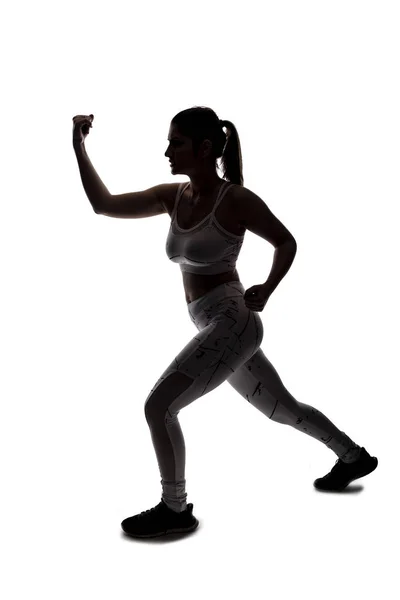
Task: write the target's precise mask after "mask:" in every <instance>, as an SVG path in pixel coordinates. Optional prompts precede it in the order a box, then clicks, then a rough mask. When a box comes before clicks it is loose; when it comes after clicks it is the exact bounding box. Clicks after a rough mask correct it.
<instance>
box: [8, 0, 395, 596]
mask: <svg viewBox="0 0 400 600" xmlns="http://www.w3.org/2000/svg"><path fill="white" fill-rule="evenodd" d="M4 17H5V18H4ZM399 25H400V22H399V15H398V3H397V2H394V1H393V2H389V1H383V0H380V1H379V2H378V1H376V2H371V1H367V0H363V1H351V0H346V1H342V0H337V1H336V2H328V1H323V0H316V1H301V2H298V1H290V2H289V1H284V0H280V1H279V2H278V1H275V2H266V1H264V2H246V3H245V4H243V3H237V4H233V3H231V2H229V3H228V2H219V3H212V2H207V1H203V2H201V3H199V2H189V1H186V2H183V1H179V2H178V1H174V0H172V1H169V2H163V3H161V2H157V3H154V2H149V3H148V4H146V5H145V4H144V3H140V4H139V3H132V2H120V1H116V2H112V3H111V4H110V3H103V4H102V3H95V2H79V3H78V2H75V3H73V4H71V3H65V4H61V3H50V2H34V3H28V2H22V3H19V4H16V5H13V6H11V4H9V5H8V7H7V9H6V11H5V13H3V17H2V25H1V34H2V35H1V40H2V41H1V50H2V83H3V85H2V88H3V92H2V100H1V103H2V110H1V117H2V129H1V151H2V156H1V165H2V177H1V180H2V189H1V192H2V194H1V222H0V227H1V231H0V243H1V248H0V249H1V257H2V258H1V281H2V286H1V287H2V294H1V302H2V311H1V365H2V370H1V435H0V444H1V446H0V450H1V457H2V459H1V481H2V489H3V492H2V494H1V500H2V510H1V516H0V518H1V536H0V540H1V541H0V549H1V552H2V554H3V558H2V576H1V582H0V592H1V595H2V597H4V598H7V600H14V599H18V600H20V599H21V598H33V597H35V598H36V597H37V598H41V599H42V600H45V599H50V598H51V599H53V598H57V599H58V600H64V599H68V600H70V599H71V598H74V600H87V599H88V598H93V599H94V598H96V600H99V599H103V598H104V599H105V598H107V599H110V598H116V599H119V600H125V599H128V598H139V597H143V598H161V597H162V598H165V599H168V600H169V599H175V598H176V597H177V594H178V593H179V594H181V595H185V597H186V596H187V597H190V598H191V599H192V600H194V599H197V598H202V599H203V598H204V597H205V596H206V595H207V597H209V598H221V597H222V598H236V597H237V598H243V597H244V596H245V595H246V597H251V598H252V599H260V600H261V599H264V598H266V597H270V598H274V600H278V599H281V598H285V599H286V598H289V597H307V598H308V599H310V598H312V599H313V598H320V596H321V593H322V592H321V590H323V597H324V600H327V599H331V598H332V599H333V598H337V597H338V596H339V595H340V594H342V593H343V591H344V590H345V591H346V594H347V595H354V594H357V597H360V598H366V597H368V598H376V597H377V596H378V593H379V596H383V597H388V598H389V597H391V595H392V594H393V590H394V589H396V588H395V585H396V583H395V576H396V571H395V570H394V569H395V554H392V553H391V549H390V547H389V543H390V539H391V536H394V537H396V535H398V533H399V527H398V526H399V522H398V513H397V512H396V511H395V506H396V504H397V503H398V500H399V488H398V477H397V475H398V461H397V460H396V459H397V457H398V433H399V431H398V423H399V391H398V379H397V376H396V373H397V372H398V360H399V348H398V339H399V321H398V306H399V300H400V299H399V292H398V289H399V286H398V263H399V251H398V230H399V220H398V212H399V211H398V207H399V199H400V198H399V158H400V157H399V133H400V131H399V129H400V127H399V106H400V97H399V96H400V94H399V52H400V48H399V46H400V43H399V35H398V32H399ZM195 105H203V106H209V107H211V108H212V109H213V110H215V111H216V113H217V115H218V117H219V118H220V119H228V120H231V121H232V122H233V123H234V124H235V126H236V127H237V130H238V133H239V137H240V141H241V145H242V153H243V167H244V168H243V174H244V185H245V187H247V188H249V189H250V190H252V191H254V192H255V193H256V194H258V195H259V196H260V197H261V198H262V199H263V200H264V201H265V202H266V204H267V205H268V206H269V208H270V209H271V210H272V211H273V213H274V214H275V215H276V216H277V217H278V218H279V219H280V220H281V221H282V222H283V223H284V224H285V225H286V227H287V228H288V229H289V230H290V231H291V232H292V233H293V235H294V236H295V238H296V240H297V246H298V250H297V255H296V258H295V261H294V263H293V265H292V267H291V269H290V271H289V272H288V274H287V275H286V277H285V278H284V279H283V280H282V282H281V283H280V285H279V286H278V288H277V289H276V290H275V292H274V293H273V295H272V296H271V298H270V300H269V302H268V304H267V305H266V307H265V309H264V311H263V312H262V313H260V315H261V318H262V321H263V325H264V331H265V334H264V341H263V343H262V349H263V350H264V352H265V353H266V355H267V356H268V358H269V359H270V360H271V362H272V363H273V365H274V366H275V368H276V369H277V370H278V372H279V374H280V376H281V378H282V380H283V382H284V384H285V386H286V387H287V388H288V389H289V391H290V392H291V393H292V394H293V395H294V396H295V397H296V398H297V399H298V400H299V401H301V402H305V403H307V404H310V405H312V406H314V407H315V408H317V409H318V410H320V411H321V412H323V413H324V414H325V415H326V416H327V417H328V418H329V419H331V420H332V421H333V422H334V423H335V424H336V425H337V426H338V427H339V429H341V430H343V431H345V432H346V433H347V434H348V435H349V436H350V437H351V438H352V439H353V440H354V441H355V442H356V443H358V444H359V445H360V446H364V447H365V448H366V449H367V450H368V451H369V452H370V454H371V455H373V456H377V457H378V459H379V461H380V463H379V466H378V469H377V470H376V471H375V472H374V473H373V474H371V475H370V476H368V477H366V478H365V479H361V480H358V481H356V482H354V483H353V484H351V485H350V486H349V488H347V490H346V492H344V493H342V494H326V493H325V494H324V493H320V492H317V491H316V490H315V489H314V488H313V480H314V479H315V478H317V477H321V476H322V475H324V474H326V473H327V472H329V471H330V469H331V468H332V467H333V465H334V463H335V460H336V456H335V455H334V454H333V453H332V452H331V451H330V450H329V449H327V448H326V447H324V445H323V444H321V443H319V442H318V441H316V440H314V439H313V438H310V437H309V436H307V435H300V433H299V432H297V431H295V430H294V429H292V428H290V427H285V426H283V425H279V424H277V423H274V422H272V421H269V420H268V419H266V417H265V416H263V415H262V414H261V413H260V412H258V411H257V410H255V409H254V408H253V407H252V406H251V405H250V404H248V403H247V402H245V401H244V400H243V398H242V397H241V396H239V395H238V394H236V393H235V391H234V390H233V388H232V387H231V386H229V385H228V384H227V383H225V384H222V385H221V386H220V387H219V388H218V389H216V390H215V391H213V392H212V393H210V394H208V395H206V396H205V397H203V398H201V399H200V400H199V401H195V402H193V403H192V404H191V405H190V406H188V407H187V408H185V409H184V410H182V411H181V413H180V415H179V421H180V423H181V426H182V430H183V433H184V436H185V442H186V452H187V455H186V458H187V463H186V480H187V492H188V502H193V503H194V514H195V516H196V517H197V518H198V519H199V520H200V527H199V528H198V529H197V531H196V532H195V533H194V534H193V535H191V536H186V537H182V538H181V539H175V540H172V541H167V542H166V543H162V542H163V540H161V542H160V541H155V542H154V541H145V542H141V541H137V540H134V539H132V538H127V537H126V536H124V534H123V533H122V530H121V529H120V522H121V521H122V520H123V519H124V518H126V517H128V516H130V515H133V514H136V513H138V512H140V511H142V510H145V509H148V508H151V507H152V506H155V505H156V504H158V502H159V501H160V498H161V484H160V473H159V470H158V465H157V462H156V457H155V453H154V450H153V446H152V442H151V438H150V432H149V429H148V426H147V423H146V420H145V416H144V402H145V400H146V397H147V395H148V393H149V392H150V390H151V388H152V386H153V385H154V383H155V382H156V381H157V379H158V377H159V376H160V374H161V373H162V372H163V371H164V369H165V368H166V366H168V365H169V363H170V362H171V360H172V359H173V358H174V357H175V355H176V354H177V353H178V352H179V351H180V350H181V349H182V348H183V347H184V346H185V345H186V344H187V342H188V341H189V340H190V339H191V338H192V337H193V336H194V335H195V334H196V331H197V330H196V329H195V327H194V325H193V323H192V322H191V320H190V318H189V315H188V312H187V308H186V302H185V296H184V291H183V286H182V278H181V272H180V269H179V267H178V265H176V264H174V263H172V262H171V261H169V260H168V258H167V256H166V254H165V242H166V238H167V234H168V228H169V225H170V219H169V216H168V215H161V216H158V217H156V218H153V219H137V220H134V219H114V218H109V217H105V216H100V215H96V214H95V213H94V211H93V210H92V207H91V205H90V203H89V200H88V199H87V197H86V194H85V192H84V189H83V186H82V184H81V179H80V175H79V169H78V164H77V161H76V157H75V153H74V151H73V147H72V117H73V116H74V115H77V114H90V113H93V114H94V117H95V118H94V123H93V128H92V129H91V130H90V134H89V136H88V138H87V140H86V149H87V152H88V155H89V157H90V159H91V160H92V162H93V165H94V166H95V168H96V171H97V172H98V174H99V175H100V177H101V178H102V180H103V182H104V184H105V185H106V186H107V188H108V189H109V191H110V192H111V193H113V194H119V193H125V192H129V191H139V190H144V189H147V188H149V187H152V186H153V185H156V184H158V183H163V182H175V181H188V178H187V177H186V176H185V175H177V176H174V175H172V174H171V171H170V167H169V163H168V160H167V159H166V157H165V156H164V153H165V150H166V148H167V143H168V142H167V137H168V130H169V125H170V121H171V119H172V118H173V116H174V115H175V114H176V113H177V112H179V111H181V110H183V109H186V108H189V107H191V106H195ZM273 252H274V249H273V247H272V246H270V245H269V244H267V242H265V241H264V240H263V239H261V238H259V237H256V236H255V235H254V234H252V233H251V232H247V233H246V237H245V241H244V244H243V248H242V252H241V255H240V257H239V260H238V263H237V268H238V272H239V275H240V278H241V281H242V283H243V285H244V286H245V288H246V289H247V288H248V287H250V286H252V285H255V284H259V283H263V282H264V281H265V279H266V278H267V276H268V274H269V271H270V268H271V265H272V258H273ZM389 592H390V593H389Z"/></svg>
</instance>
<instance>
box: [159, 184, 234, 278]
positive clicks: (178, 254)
mask: <svg viewBox="0 0 400 600" xmlns="http://www.w3.org/2000/svg"><path fill="white" fill-rule="evenodd" d="M189 185H190V182H189V183H187V184H185V183H181V184H179V187H178V191H177V194H176V199H175V204H174V209H173V211H172V215H171V226H170V229H169V233H168V237H167V242H166V246H165V249H166V253H167V256H168V258H169V259H170V260H172V262H175V263H178V264H179V265H180V268H181V271H182V272H187V273H194V274H198V275H217V274H221V273H226V272H229V271H232V270H233V269H235V267H236V261H237V258H238V256H239V252H240V250H241V247H242V244H243V240H244V234H242V235H234V234H233V233H230V232H229V231H227V230H226V229H224V228H223V227H222V225H220V224H219V223H218V221H217V219H216V218H215V211H216V209H217V208H218V206H219V204H220V202H221V201H222V199H223V198H224V196H225V194H226V192H227V191H228V189H229V188H230V187H231V186H232V185H233V184H231V183H229V182H228V181H225V182H224V183H223V184H222V185H221V188H220V190H219V193H218V196H217V200H216V202H215V204H214V208H213V210H212V211H211V213H210V214H209V215H207V216H206V217H204V219H203V220H202V221H201V222H200V223H198V224H197V225H195V226H194V227H191V228H190V229H182V228H181V227H179V225H178V223H177V217H176V215H177V210H178V204H179V200H180V198H181V197H182V195H183V192H184V191H185V189H186V188H187V187H188V186H189Z"/></svg>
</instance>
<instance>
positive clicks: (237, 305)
mask: <svg viewBox="0 0 400 600" xmlns="http://www.w3.org/2000/svg"><path fill="white" fill-rule="evenodd" d="M244 292H245V288H244V287H243V285H242V284H241V282H239V281H234V282H229V283H224V284H221V285H219V286H217V287H215V288H214V289H213V290H211V291H210V292H209V293H207V294H205V295H204V296H201V297H200V298H197V299H196V300H194V301H193V302H190V303H189V304H188V305H187V308H188V312H189V316H190V318H191V320H192V322H193V323H194V325H195V326H196V328H197V330H198V333H197V334H196V335H195V336H194V337H193V338H192V339H191V340H190V341H189V342H188V344H187V345H186V346H185V347H184V348H183V349H182V350H181V352H180V353H179V354H178V355H177V356H176V357H175V358H174V360H173V361H172V362H171V364H170V365H169V366H168V367H167V369H166V370H165V371H164V373H163V374H162V375H161V377H160V378H159V379H158V381H157V382H156V384H155V386H154V387H153V388H152V390H151V392H150V394H149V395H148V397H147V399H146V402H145V416H146V421H147V423H148V426H149V428H150V434H151V439H152V443H153V445H154V450H155V453H156V456H157V462H158V466H159V470H160V475H161V485H162V499H163V500H164V502H165V503H166V504H167V506H169V507H170V508H172V509H173V510H175V511H177V512H179V511H182V510H185V509H186V506H187V505H186V498H187V494H186V480H185V441H184V437H183V434H182V430H181V427H180V424H179V421H178V415H179V411H180V410H181V409H182V408H184V407H185V406H188V405H189V404H190V403H191V402H194V400H197V398H200V397H201V396H204V395H205V394H208V393H209V392H211V391H212V390H214V389H215V388H216V387H218V386H219V385H221V383H223V382H224V381H227V382H228V383H229V384H230V385H231V386H232V387H233V388H234V390H236V392H238V393H239V394H241V396H243V398H244V399H245V400H247V402H249V403H250V404H252V405H253V406H254V407H255V408H257V409H258V410H259V411H261V412H262V413H263V414H264V415H265V416H266V417H268V418H269V419H271V420H272V421H275V422H276V423H282V424H284V425H290V426H291V427H294V429H297V431H301V432H303V433H306V434H308V435H310V436H311V437H313V438H314V439H316V440H318V441H320V442H322V443H323V444H325V446H327V447H328V448H330V449H331V450H333V452H334V453H335V454H336V455H337V456H338V457H339V458H343V456H345V455H346V454H347V453H348V452H351V451H354V450H355V449H358V448H359V446H357V444H355V443H354V442H353V441H352V440H351V439H350V438H349V437H348V436H347V435H346V434H345V433H344V432H343V431H340V430H339V429H338V428H337V427H336V426H335V425H334V424H333V423H332V422H331V421H330V420H329V419H328V418H327V417H325V415H323V414H322V413H321V412H319V411H318V410H317V409H316V408H313V407H312V406H309V405H308V404H303V403H302V402H299V401H298V400H296V399H295V398H294V397H293V396H292V395H291V394H290V392H289V391H288V390H287V389H286V388H285V386H284V385H283V383H282V381H281V379H280V377H279V375H278V373H277V371H276V370H275V368H274V367H273V365H272V364H271V363H270V361H269V360H268V358H267V357H266V356H265V354H264V352H263V351H262V350H261V348H260V345H261V342H262V340H263V336H264V329H263V324H262V321H261V318H260V315H259V314H258V313H257V312H254V311H252V310H251V309H249V308H247V306H246V305H245V301H244V298H243V294H244Z"/></svg>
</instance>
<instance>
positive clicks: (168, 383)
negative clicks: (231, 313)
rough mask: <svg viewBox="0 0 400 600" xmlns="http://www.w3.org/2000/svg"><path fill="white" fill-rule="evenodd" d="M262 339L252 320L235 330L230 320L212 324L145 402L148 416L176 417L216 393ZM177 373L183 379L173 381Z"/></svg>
mask: <svg viewBox="0 0 400 600" xmlns="http://www.w3.org/2000/svg"><path fill="white" fill-rule="evenodd" d="M259 335H260V328H259V324H258V323H257V321H256V320H255V319H252V318H250V319H247V320H246V321H245V323H242V322H240V321H238V322H237V323H236V326H233V325H232V322H231V321H230V320H224V319H219V320H218V321H212V322H211V323H210V324H209V325H207V326H206V327H204V328H203V329H202V330H201V331H199V332H198V333H197V334H196V335H195V336H194V337H193V338H192V339H191V340H190V342H189V343H188V344H186V346H185V347H184V348H183V349H182V350H181V351H180V352H179V354H177V356H176V357H175V358H174V360H173V361H172V362H171V363H170V364H169V366H168V367H167V368H166V369H165V371H164V372H163V373H162V375H161V376H160V377H159V379H158V380H157V382H156V384H155V385H154V387H153V388H152V390H151V392H150V394H149V395H148V397H147V399H146V402H145V411H146V414H147V415H150V414H161V413H164V414H165V413H166V411H167V410H169V411H170V413H171V414H173V413H177V412H179V410H180V409H181V408H183V407H184V406H187V405H188V404H190V403H191V402H193V401H194V400H196V399H197V398H199V397H200V396H204V395H205V394H207V393H209V392H211V391H212V390H214V389H215V388H216V387H217V386H219V385H220V384H221V383H223V382H224V381H226V380H227V379H228V378H229V377H230V376H231V375H232V373H234V372H235V371H236V370H237V369H238V368H239V367H240V366H241V365H242V364H243V363H245V362H246V361H248V360H249V358H250V357H251V355H252V354H253V352H254V350H255V341H254V340H255V339H258V338H257V336H259ZM260 343H261V339H260ZM257 347H258V345H256V348H257ZM176 373H179V374H180V376H179V375H178V379H177V381H174V380H173V379H171V378H170V377H171V376H172V375H173V374H176ZM182 376H183V377H182ZM185 378H186V379H185Z"/></svg>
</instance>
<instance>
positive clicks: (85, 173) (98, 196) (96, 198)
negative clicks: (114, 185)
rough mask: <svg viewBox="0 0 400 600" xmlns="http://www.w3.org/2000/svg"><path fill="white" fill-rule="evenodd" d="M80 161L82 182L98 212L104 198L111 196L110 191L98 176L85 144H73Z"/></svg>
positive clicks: (94, 208)
mask: <svg viewBox="0 0 400 600" xmlns="http://www.w3.org/2000/svg"><path fill="white" fill-rule="evenodd" d="M73 146H74V150H75V154H76V158H77V161H78V166H79V172H80V174H81V179H82V184H83V187H84V190H85V192H86V195H87V197H88V198H89V202H90V204H91V205H92V207H93V210H94V211H95V212H97V210H98V209H99V208H100V206H101V204H102V202H103V199H106V198H108V197H110V195H111V194H110V192H109V191H108V189H107V188H106V186H105V185H104V183H103V182H102V180H101V179H100V177H99V176H98V174H97V172H96V170H95V168H94V166H93V165H92V163H91V161H90V158H89V157H88V155H87V152H86V148H85V146H84V144H83V143H82V144H73Z"/></svg>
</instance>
